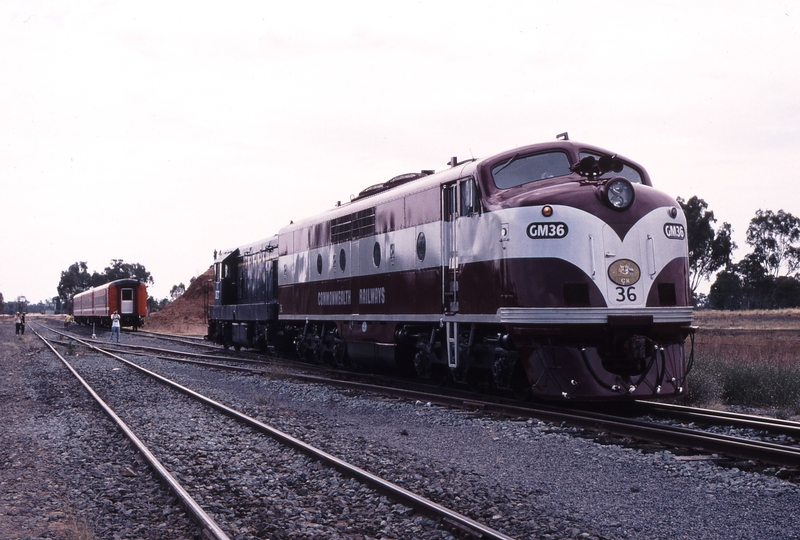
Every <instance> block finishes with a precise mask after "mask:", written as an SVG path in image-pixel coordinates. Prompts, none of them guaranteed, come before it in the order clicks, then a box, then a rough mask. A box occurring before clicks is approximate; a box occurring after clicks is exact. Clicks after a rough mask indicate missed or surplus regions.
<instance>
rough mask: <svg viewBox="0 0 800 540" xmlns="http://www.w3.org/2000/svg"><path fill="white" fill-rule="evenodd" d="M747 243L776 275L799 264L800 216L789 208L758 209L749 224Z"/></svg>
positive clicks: (792, 269) (793, 268)
mask: <svg viewBox="0 0 800 540" xmlns="http://www.w3.org/2000/svg"><path fill="white" fill-rule="evenodd" d="M747 243H748V244H750V245H751V246H753V253H754V254H755V255H756V256H757V257H758V259H759V260H760V262H761V265H762V266H763V267H764V270H765V272H766V273H767V274H769V275H770V276H772V277H773V278H777V277H778V276H780V275H787V274H788V273H791V272H794V271H795V270H797V269H798V268H800V219H798V218H796V217H794V216H793V215H792V214H790V213H788V212H784V211H783V210H778V213H777V214H776V213H774V212H773V211H772V210H766V211H765V210H761V209H759V210H758V211H757V212H756V217H754V218H753V219H751V220H750V226H749V227H748V228H747ZM784 268H785V269H786V274H781V270H782V269H784Z"/></svg>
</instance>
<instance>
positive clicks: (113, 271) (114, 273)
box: [100, 259, 153, 285]
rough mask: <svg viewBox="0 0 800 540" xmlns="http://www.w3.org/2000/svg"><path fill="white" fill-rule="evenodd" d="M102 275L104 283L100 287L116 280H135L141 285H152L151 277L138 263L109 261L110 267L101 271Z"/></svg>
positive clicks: (117, 260)
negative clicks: (104, 279)
mask: <svg viewBox="0 0 800 540" xmlns="http://www.w3.org/2000/svg"><path fill="white" fill-rule="evenodd" d="M103 275H104V276H105V278H106V281H104V282H103V283H101V284H100V285H102V284H104V283H110V282H112V281H116V280H118V279H137V280H139V281H141V282H142V283H149V284H151V285H152V284H153V277H152V276H151V275H150V272H148V271H147V269H146V268H145V267H144V266H142V265H141V264H139V263H134V264H128V263H125V262H122V259H111V265H110V266H107V267H106V268H105V269H104V270H103Z"/></svg>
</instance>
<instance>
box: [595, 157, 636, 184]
mask: <svg viewBox="0 0 800 540" xmlns="http://www.w3.org/2000/svg"><path fill="white" fill-rule="evenodd" d="M580 156H581V159H583V158H585V157H593V158H595V159H600V157H601V156H600V154H597V153H595V152H586V151H582V152H581V154H580ZM622 163H623V165H622V171H621V172H614V171H609V172H607V173H604V174H602V175H600V178H611V177H612V176H621V177H623V178H625V179H627V180H629V181H630V182H632V183H634V184H641V183H642V173H640V172H639V171H637V170H636V169H634V168H633V167H631V166H630V165H628V164H627V163H625V162H624V161H623V162H622Z"/></svg>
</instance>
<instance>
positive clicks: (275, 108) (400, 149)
mask: <svg viewBox="0 0 800 540" xmlns="http://www.w3.org/2000/svg"><path fill="white" fill-rule="evenodd" d="M723 6H724V7H723ZM0 103H1V104H2V106H0V216H2V222H3V227H2V233H0V292H2V293H3V295H4V297H5V299H6V301H9V300H14V299H16V298H17V296H20V295H24V296H26V298H27V299H28V301H30V302H37V301H39V300H44V299H49V298H52V297H54V296H56V295H57V291H56V288H57V286H58V283H59V280H60V277H61V272H62V271H65V270H66V269H67V268H69V266H70V265H71V264H73V263H75V262H79V261H83V262H86V263H87V265H88V267H89V271H90V272H92V271H97V272H100V273H102V272H103V269H104V268H105V267H107V266H110V264H111V260H112V259H122V260H123V261H124V262H126V263H139V264H142V265H144V266H145V267H146V268H147V270H148V271H149V272H150V273H151V274H152V276H153V279H154V281H155V283H154V284H153V285H151V286H150V288H149V292H150V294H151V295H152V296H154V297H155V298H156V299H161V298H165V297H167V296H168V295H169V291H170V289H171V288H172V286H174V285H177V284H178V283H184V284H185V285H187V286H188V284H189V281H190V280H191V278H193V277H195V276H197V275H199V274H200V273H202V272H203V271H205V270H206V269H207V268H208V267H209V266H210V265H211V263H212V262H213V254H214V250H215V249H227V248H232V247H235V246H238V245H242V244H245V243H248V242H251V241H255V240H258V239H261V238H265V237H268V236H271V235H273V234H275V233H277V231H278V230H279V229H280V228H281V227H283V226H285V225H287V224H288V223H289V221H290V220H298V219H302V218H306V217H309V216H311V215H313V214H315V213H318V212H323V211H325V210H327V209H330V208H332V207H333V206H334V205H335V204H336V202H337V201H347V200H349V198H350V196H351V195H353V194H356V193H358V192H359V191H361V190H362V189H363V188H365V187H367V186H369V185H372V184H376V183H379V182H382V181H385V180H388V179H389V178H392V177H393V176H396V175H398V174H402V173H406V172H413V171H419V170H421V169H435V170H442V169H445V168H447V163H448V161H449V159H450V157H451V156H457V157H459V158H460V159H463V158H467V157H476V158H477V157H485V156H490V155H493V154H496V153H498V152H502V151H505V150H508V149H511V148H515V147H517V146H523V145H527V144H533V143H539V142H546V141H552V140H555V136H556V134H558V133H561V132H564V131H567V132H569V135H570V139H572V140H576V141H580V142H584V143H588V144H593V145H596V146H600V147H603V148H606V149H608V150H610V151H612V152H617V153H619V154H622V155H624V156H626V157H628V158H630V159H633V160H635V161H637V162H638V163H640V164H641V165H643V166H644V167H645V168H646V169H647V170H648V172H649V173H650V176H651V178H652V180H653V183H654V185H655V186H656V187H657V188H659V189H661V190H662V191H665V192H666V193H668V194H669V195H671V196H673V197H683V198H684V199H688V198H690V197H691V196H693V195H697V196H698V197H700V198H702V199H704V200H705V201H706V202H707V203H708V204H709V209H710V210H713V211H714V214H715V216H716V218H717V220H718V222H717V224H716V225H717V226H719V225H721V224H722V222H728V223H730V224H731V225H732V227H733V234H734V240H735V241H736V242H737V244H738V245H739V246H740V249H739V250H738V251H737V252H736V253H735V255H734V258H735V259H736V260H738V259H739V258H741V257H742V256H744V255H745V254H747V253H748V252H749V251H750V249H749V246H747V245H746V242H745V232H746V230H747V226H748V223H749V221H750V219H751V218H752V217H754V215H755V212H756V210H758V209H764V210H767V209H770V210H774V211H778V210H779V209H784V210H785V211H787V212H790V213H792V214H794V215H797V216H800V188H798V183H799V182H798V180H799V179H798V178H797V177H796V175H797V172H796V171H795V172H793V169H792V166H791V164H792V163H793V161H794V159H800V1H797V0H795V1H760V2H755V1H753V2H737V1H730V2H725V3H719V2H714V1H704V0H694V1H690V2H680V1H670V2H640V1H631V2H623V1H616V0H607V1H603V2H583V1H569V2H557V1H553V0H546V1H538V0H526V1H504V0H492V1H491V2H490V1H485V2H474V1H469V0H466V1H465V0H460V1H458V2H456V1H439V2H436V1H430V2H414V1H407V2H392V3H389V2H351V1H347V0H344V1H337V2H302V1H300V2H269V1H257V2H256V1H252V2H247V1H230V2H225V3H211V2H170V1H168V0H159V1H154V2H148V1H141V0H140V1H137V2H119V1H114V0H109V1H102V2H99V1H95V2H91V1H82V2H80V3H76V2H59V1H50V2H46V1H38V2H37V1H16V0H5V1H4V2H2V3H0ZM787 167H788V169H787ZM706 286H707V284H706Z"/></svg>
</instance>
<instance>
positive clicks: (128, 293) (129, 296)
mask: <svg viewBox="0 0 800 540" xmlns="http://www.w3.org/2000/svg"><path fill="white" fill-rule="evenodd" d="M122 300H123V301H125V300H128V301H130V300H133V289H122Z"/></svg>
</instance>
